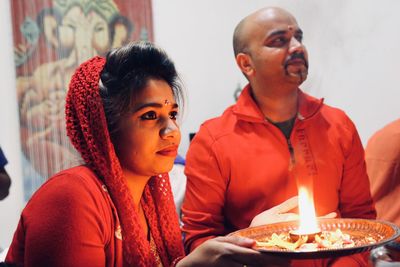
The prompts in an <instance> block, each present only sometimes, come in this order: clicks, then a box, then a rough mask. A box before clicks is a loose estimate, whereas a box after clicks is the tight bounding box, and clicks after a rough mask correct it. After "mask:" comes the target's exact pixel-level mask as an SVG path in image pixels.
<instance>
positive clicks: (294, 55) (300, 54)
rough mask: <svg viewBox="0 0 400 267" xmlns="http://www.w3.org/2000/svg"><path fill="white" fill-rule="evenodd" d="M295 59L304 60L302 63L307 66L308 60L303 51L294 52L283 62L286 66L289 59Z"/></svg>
mask: <svg viewBox="0 0 400 267" xmlns="http://www.w3.org/2000/svg"><path fill="white" fill-rule="evenodd" d="M296 59H301V60H302V61H303V62H304V65H305V66H306V67H307V68H308V62H307V60H306V57H305V55H304V53H295V54H292V55H291V56H290V57H289V58H288V59H287V60H286V62H285V67H287V66H288V65H289V64H290V62H291V61H293V60H296Z"/></svg>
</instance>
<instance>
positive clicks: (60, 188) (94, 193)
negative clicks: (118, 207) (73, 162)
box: [24, 166, 110, 216]
mask: <svg viewBox="0 0 400 267" xmlns="http://www.w3.org/2000/svg"><path fill="white" fill-rule="evenodd" d="M109 202H110V200H109V197H108V196H107V192H106V189H105V186H103V184H102V182H101V181H100V179H99V178H98V177H97V175H96V174H95V173H94V172H93V171H92V170H91V169H89V168H88V167H86V166H78V167H73V168H70V169H67V170H64V171H61V172H59V173H57V174H55V175H54V176H53V177H51V178H50V179H49V180H47V181H46V182H45V183H44V184H43V185H42V186H41V187H40V188H39V189H38V190H37V191H36V192H35V193H34V195H33V196H32V197H31V199H30V200H29V202H28V203H27V205H26V207H25V209H24V213H25V215H27V214H37V213H39V214H43V213H47V212H48V211H49V212H50V211H57V213H59V212H58V211H60V210H62V211H63V212H64V213H66V214H65V215H67V214H69V215H76V214H77V213H76V212H77V211H80V212H93V211H95V212H96V213H99V212H102V213H103V214H104V212H105V211H106V210H110V209H109V208H108V207H109V206H110V203H109ZM35 216H36V215H35Z"/></svg>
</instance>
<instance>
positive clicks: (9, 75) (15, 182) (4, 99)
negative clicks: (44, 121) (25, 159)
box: [0, 0, 23, 248]
mask: <svg viewBox="0 0 400 267" xmlns="http://www.w3.org/2000/svg"><path fill="white" fill-rule="evenodd" d="M0 36H1V42H0V81H1V85H0V145H1V148H2V149H3V152H4V154H5V155H6V157H7V159H8V161H9V163H8V165H7V166H6V170H7V172H8V174H9V175H10V176H11V179H12V185H11V189H10V195H9V196H8V197H7V198H6V199H5V200H3V201H0V247H2V248H4V247H7V246H8V244H9V243H10V241H11V238H12V235H13V233H14V230H15V228H16V225H17V223H18V219H19V215H20V213H21V210H22V205H23V204H22V203H23V200H22V171H21V162H20V160H21V158H20V151H21V145H20V141H19V121H18V113H17V112H18V107H17V94H16V91H15V66H14V58H13V48H12V29H11V14H10V5H9V1H8V0H0Z"/></svg>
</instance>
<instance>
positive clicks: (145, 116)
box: [140, 111, 157, 120]
mask: <svg viewBox="0 0 400 267" xmlns="http://www.w3.org/2000/svg"><path fill="white" fill-rule="evenodd" d="M140 118H141V119H142V120H155V119H157V114H156V113H155V112H154V111H149V112H146V113H145V114H143V115H142V116H140Z"/></svg>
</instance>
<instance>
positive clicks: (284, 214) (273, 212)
mask: <svg viewBox="0 0 400 267" xmlns="http://www.w3.org/2000/svg"><path fill="white" fill-rule="evenodd" d="M297 206H298V197H297V196H295V197H292V198H289V199H288V200H286V201H284V202H282V203H281V204H279V205H276V206H275V207H273V208H270V209H269V210H266V211H263V212H261V213H260V214H258V215H256V216H255V217H254V218H253V220H252V221H251V223H250V226H249V227H253V226H259V225H264V224H271V223H278V222H286V221H293V220H298V219H299V215H298V214H297V213H292V212H289V211H290V210H292V209H294V208H296V207H297ZM336 216H337V214H336V212H331V213H329V214H326V215H324V216H321V217H319V218H336Z"/></svg>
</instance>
